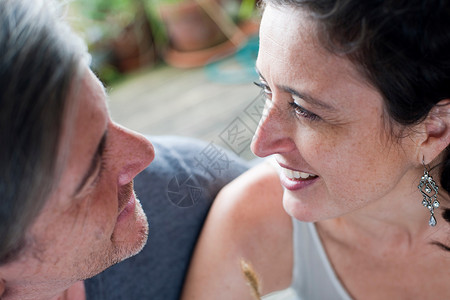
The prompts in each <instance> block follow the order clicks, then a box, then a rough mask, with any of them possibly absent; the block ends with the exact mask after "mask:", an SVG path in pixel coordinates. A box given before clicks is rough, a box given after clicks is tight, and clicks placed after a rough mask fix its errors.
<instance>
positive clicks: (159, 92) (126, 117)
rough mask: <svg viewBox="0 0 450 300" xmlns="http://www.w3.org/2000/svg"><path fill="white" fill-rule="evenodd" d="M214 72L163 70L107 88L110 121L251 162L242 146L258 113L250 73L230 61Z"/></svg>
mask: <svg viewBox="0 0 450 300" xmlns="http://www.w3.org/2000/svg"><path fill="white" fill-rule="evenodd" d="M251 65H253V62H252V63H251ZM219 67H220V68H219ZM219 67H217V66H216V68H215V70H214V69H212V70H211V69H208V68H197V69H190V70H182V69H176V68H173V67H170V66H166V65H163V66H158V67H156V68H151V69H148V70H147V71H141V72H140V73H139V74H135V75H133V76H131V77H130V78H129V79H127V80H126V81H125V82H122V83H121V84H119V85H117V86H113V87H111V88H110V90H109V95H110V101H109V108H110V111H111V115H112V117H113V119H114V120H115V121H117V122H118V123H120V124H122V125H124V126H125V127H128V128H131V129H133V130H136V131H138V132H141V133H143V134H146V135H182V136H189V137H195V138H199V139H202V140H205V141H207V142H213V143H214V144H217V145H221V146H223V147H225V148H227V149H229V150H232V151H234V152H235V153H237V154H239V155H240V156H241V157H243V158H245V159H252V158H254V155H253V154H252V153H251V151H250V150H249V147H248V146H249V142H250V139H251V136H252V134H253V132H254V130H255V129H256V126H257V123H256V122H257V121H258V118H259V116H258V112H260V111H261V109H262V102H261V99H259V98H258V97H257V96H258V94H259V91H258V88H257V87H255V86H254V85H253V84H252V81H255V80H256V79H257V76H256V73H255V72H254V71H253V67H251V70H250V73H249V70H248V68H247V70H242V68H241V67H240V66H238V65H237V64H236V62H235V61H234V60H233V59H228V60H225V61H223V62H221V63H220V65H219ZM218 70H219V71H218ZM245 72H247V73H245Z"/></svg>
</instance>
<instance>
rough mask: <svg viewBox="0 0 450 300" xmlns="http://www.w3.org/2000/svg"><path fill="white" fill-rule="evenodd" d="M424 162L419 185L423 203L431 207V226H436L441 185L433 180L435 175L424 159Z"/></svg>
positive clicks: (429, 222)
mask: <svg viewBox="0 0 450 300" xmlns="http://www.w3.org/2000/svg"><path fill="white" fill-rule="evenodd" d="M422 164H423V168H424V170H423V176H422V178H421V179H420V182H419V185H418V186H417V187H418V188H419V191H420V192H421V193H422V196H423V200H422V204H423V206H425V207H426V208H428V209H429V211H430V213H431V217H430V220H429V221H428V224H429V225H430V226H433V227H434V226H436V224H437V222H436V218H435V217H434V209H435V208H438V207H439V201H438V200H437V195H438V190H439V187H438V186H437V185H436V182H435V181H434V180H433V177H431V175H430V174H429V173H428V171H429V170H428V168H427V167H426V166H425V162H424V160H423V159H422Z"/></svg>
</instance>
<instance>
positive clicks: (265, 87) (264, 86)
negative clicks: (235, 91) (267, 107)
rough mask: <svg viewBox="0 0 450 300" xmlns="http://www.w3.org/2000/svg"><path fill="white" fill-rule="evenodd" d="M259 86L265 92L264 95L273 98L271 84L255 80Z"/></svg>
mask: <svg viewBox="0 0 450 300" xmlns="http://www.w3.org/2000/svg"><path fill="white" fill-rule="evenodd" d="M253 83H254V84H255V85H256V86H257V87H259V88H260V89H261V90H262V92H264V95H265V96H266V98H268V99H271V98H272V91H271V90H270V88H269V86H268V85H267V84H266V83H264V82H253Z"/></svg>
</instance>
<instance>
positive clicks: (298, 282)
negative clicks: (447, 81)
mask: <svg viewBox="0 0 450 300" xmlns="http://www.w3.org/2000/svg"><path fill="white" fill-rule="evenodd" d="M292 222H293V228H294V230H293V239H294V249H293V250H294V266H293V270H292V283H291V286H290V287H289V288H288V289H287V290H284V291H279V292H275V293H271V294H270V295H266V296H264V297H263V299H264V300H328V299H329V300H351V299H352V298H351V297H350V296H349V294H348V293H347V291H346V290H345V289H344V287H343V286H342V284H341V282H340V281H339V279H338V278H337V276H336V274H335V272H334V270H333V268H332V266H331V263H330V261H329V260H328V257H327V254H326V252H325V249H324V248H323V245H322V242H321V241H320V238H319V235H318V234H317V230H316V226H315V225H314V223H305V222H300V221H298V220H296V219H294V218H292Z"/></svg>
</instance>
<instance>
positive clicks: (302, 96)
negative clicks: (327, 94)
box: [279, 86, 336, 111]
mask: <svg viewBox="0 0 450 300" xmlns="http://www.w3.org/2000/svg"><path fill="white" fill-rule="evenodd" d="M279 88H280V89H281V90H282V91H285V92H286V93H289V94H291V95H294V96H297V97H299V98H300V99H302V100H304V101H305V102H306V103H308V104H310V105H312V106H315V107H318V108H321V109H324V110H329V111H335V110H336V108H334V107H333V106H331V105H330V104H328V103H326V102H325V101H322V100H319V99H317V98H315V97H313V96H311V95H309V94H308V93H303V92H299V91H297V90H295V89H293V88H291V87H287V86H279Z"/></svg>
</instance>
